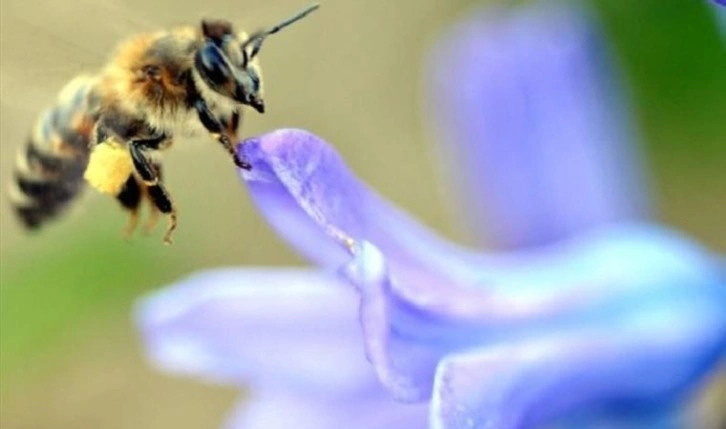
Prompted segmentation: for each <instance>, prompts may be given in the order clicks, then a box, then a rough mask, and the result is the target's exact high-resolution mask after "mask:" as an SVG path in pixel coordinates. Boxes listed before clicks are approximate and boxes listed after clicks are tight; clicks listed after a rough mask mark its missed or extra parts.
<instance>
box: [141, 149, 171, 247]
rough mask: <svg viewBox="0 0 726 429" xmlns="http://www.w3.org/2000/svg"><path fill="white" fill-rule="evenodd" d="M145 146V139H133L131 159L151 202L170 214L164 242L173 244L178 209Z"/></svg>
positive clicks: (161, 210)
mask: <svg viewBox="0 0 726 429" xmlns="http://www.w3.org/2000/svg"><path fill="white" fill-rule="evenodd" d="M143 146H144V141H132V142H131V143H129V150H130V151H131V159H132V160H133V163H134V169H135V170H136V172H137V173H138V175H139V177H141V180H143V181H144V185H146V190H147V192H148V194H149V198H150V199H151V202H152V203H153V204H154V206H156V208H158V209H159V211H160V212H162V213H164V214H167V215H169V226H167V228H166V233H165V234H164V242H165V243H166V244H171V235H172V232H173V231H174V229H176V223H177V220H176V209H175V208H174V204H173V203H172V201H171V197H170V196H169V193H168V192H167V190H166V188H165V187H164V185H163V184H162V183H161V180H160V179H159V176H158V174H157V173H156V170H155V169H154V166H153V165H152V163H151V162H150V161H149V160H148V159H147V158H146V155H144V153H143Z"/></svg>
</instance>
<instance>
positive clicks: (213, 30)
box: [194, 4, 319, 113]
mask: <svg viewBox="0 0 726 429" xmlns="http://www.w3.org/2000/svg"><path fill="white" fill-rule="evenodd" d="M318 7H319V5H317V4H316V5H312V6H310V7H308V8H307V9H305V10H304V11H302V12H300V13H299V14H297V15H295V16H293V17H292V18H289V19H287V20H285V21H283V22H281V23H280V24H278V25H276V26H274V27H272V28H271V29H269V30H264V31H259V32H257V33H253V34H252V35H250V36H247V35H246V34H245V33H239V34H235V32H234V30H233V28H232V24H231V23H229V22H227V21H221V20H204V21H202V34H203V36H204V44H203V45H202V47H201V48H200V49H199V50H198V51H197V53H196V56H195V58H194V67H195V68H196V70H197V72H198V73H199V75H200V76H201V78H202V80H204V82H205V83H206V84H207V85H208V86H209V87H210V88H211V89H212V90H213V91H215V92H217V93H219V94H221V95H223V96H225V97H228V98H231V99H233V100H235V101H237V102H239V103H242V104H246V105H249V106H251V107H252V108H254V109H255V110H257V111H258V112H260V113H264V112H265V103H264V101H263V99H262V78H261V74H260V66H259V60H258V58H257V54H259V53H260V49H261V48H262V43H263V42H264V41H265V39H266V38H267V36H269V35H271V34H274V33H277V32H278V31H280V30H282V29H283V28H285V27H287V26H288V25H290V24H292V23H293V22H295V21H298V20H300V19H302V18H303V17H304V16H306V15H307V14H309V13H310V12H312V11H314V10H315V9H317V8H318Z"/></svg>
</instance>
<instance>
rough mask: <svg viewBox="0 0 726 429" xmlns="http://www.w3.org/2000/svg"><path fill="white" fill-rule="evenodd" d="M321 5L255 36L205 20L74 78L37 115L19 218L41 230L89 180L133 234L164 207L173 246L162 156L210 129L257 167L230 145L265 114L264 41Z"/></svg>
mask: <svg viewBox="0 0 726 429" xmlns="http://www.w3.org/2000/svg"><path fill="white" fill-rule="evenodd" d="M318 7H319V5H318V4H314V5H311V6H309V7H308V8H306V9H305V10H303V11H302V12H300V13H298V14H296V15H294V16H292V17H290V18H288V19H286V20H284V21H282V22H281V23H279V24H277V25H275V26H273V27H272V28H269V29H266V30H262V31H257V32H255V33H252V34H249V35H248V34H247V33H245V32H244V31H235V29H234V27H233V26H232V24H231V23H230V22H229V21H225V20H207V19H205V20H202V22H201V25H200V26H187V27H182V28H178V29H174V30H171V31H159V32H155V33H149V34H142V35H139V36H136V37H132V38H131V39H129V40H127V41H126V42H124V43H122V44H121V45H120V46H119V47H118V49H117V50H116V52H115V53H114V55H113V56H112V57H111V59H110V60H109V61H108V63H107V64H106V66H105V67H104V68H103V69H102V70H101V71H100V73H98V74H96V75H83V76H79V77H77V78H75V79H73V80H72V81H71V82H69V83H68V84H67V85H66V86H65V87H64V88H63V90H62V91H61V92H60V95H59V96H58V99H57V100H56V102H55V103H54V104H53V105H52V106H51V107H50V108H49V109H47V110H46V111H44V112H43V113H42V114H41V115H40V117H39V118H38V120H37V121H36V123H35V126H34V128H33V131H32V133H31V135H30V137H29V139H28V141H27V143H26V144H25V146H24V148H23V149H22V150H21V151H20V152H19V153H18V159H17V162H16V167H15V174H14V180H13V182H12V184H11V189H10V199H11V202H12V204H13V206H14V208H15V212H16V213H17V214H18V217H19V219H20V220H21V222H22V223H23V224H24V225H25V226H26V227H27V228H29V229H36V228H38V227H40V226H42V225H43V224H45V223H46V222H47V221H49V220H51V219H53V218H55V217H56V216H57V215H58V214H60V213H61V212H63V211H64V209H65V208H66V207H67V206H68V204H69V203H70V202H71V201H72V200H73V199H74V198H75V197H76V196H77V195H79V193H80V191H81V190H82V189H83V188H84V182H88V183H89V184H91V185H92V186H93V187H95V188H96V189H98V190H99V191H101V192H104V193H107V194H111V195H113V196H115V197H116V199H117V200H118V201H119V203H120V204H121V206H122V207H123V208H124V209H126V210H128V211H129V213H130V219H129V224H128V226H127V230H126V231H127V234H130V233H131V232H133V231H134V230H135V228H136V220H137V217H138V209H139V207H140V205H141V202H142V200H147V201H148V202H150V206H151V208H152V215H151V217H150V220H149V224H148V225H147V229H151V228H153V226H154V225H155V222H156V218H157V217H158V215H159V213H162V214H164V215H166V216H167V217H168V220H169V222H168V226H167V229H166V232H165V234H164V242H165V243H167V244H170V243H171V241H172V232H173V231H174V229H175V228H176V224H177V212H176V208H175V205H174V203H173V202H172V199H171V196H170V195H169V192H168V191H167V189H166V188H165V186H164V184H163V182H162V170H161V163H160V161H159V160H158V157H156V156H155V154H156V153H157V152H158V151H160V150H163V149H166V148H168V147H170V146H171V144H172V140H173V137H174V135H175V133H177V132H182V133H184V134H194V133H195V132H197V131H205V130H206V132H208V133H209V134H210V135H211V136H212V138H213V139H214V140H216V141H217V142H219V143H220V144H221V145H222V147H223V148H224V149H226V150H227V152H228V153H229V155H230V156H231V157H232V160H233V161H234V164H235V165H236V166H237V167H239V168H242V169H250V168H251V166H250V164H249V163H248V162H247V161H246V160H244V159H241V158H240V157H239V155H238V154H237V152H236V151H235V148H234V145H233V142H234V141H236V140H237V131H238V128H239V125H240V120H241V115H242V113H243V109H245V110H246V108H247V107H251V108H252V109H254V110H255V111H257V112H259V113H264V112H265V103H264V101H263V82H262V74H261V70H260V64H259V58H258V54H259V53H260V50H261V48H262V45H263V42H264V41H265V40H266V38H267V37H268V36H270V35H272V34H275V33H277V32H278V31H280V30H282V29H283V28H285V27H287V26H288V25H290V24H292V23H294V22H296V21H299V20H300V19H302V18H304V17H305V16H307V15H308V14H310V13H311V12H313V11H314V10H316V9H317V8H318ZM84 179H85V180H84Z"/></svg>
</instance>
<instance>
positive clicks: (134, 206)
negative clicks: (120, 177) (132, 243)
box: [116, 174, 142, 239]
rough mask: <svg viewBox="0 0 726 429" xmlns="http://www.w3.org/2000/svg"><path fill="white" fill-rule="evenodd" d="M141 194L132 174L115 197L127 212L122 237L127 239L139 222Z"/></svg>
mask: <svg viewBox="0 0 726 429" xmlns="http://www.w3.org/2000/svg"><path fill="white" fill-rule="evenodd" d="M141 194H142V191H141V186H140V185H139V183H138V181H137V180H136V178H135V177H134V175H133V174H132V175H130V176H129V178H128V179H126V183H125V184H124V186H123V188H121V192H119V194H118V195H116V199H117V200H118V202H119V203H121V205H122V206H123V208H125V209H126V210H128V211H129V220H128V223H127V224H126V228H125V229H124V237H125V238H127V239H128V238H130V237H131V235H132V234H133V233H134V231H135V230H136V224H137V223H138V220H139V205H140V203H141Z"/></svg>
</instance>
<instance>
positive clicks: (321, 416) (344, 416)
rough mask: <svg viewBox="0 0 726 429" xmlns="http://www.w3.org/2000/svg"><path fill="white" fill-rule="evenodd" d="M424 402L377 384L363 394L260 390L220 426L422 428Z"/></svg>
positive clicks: (237, 428) (425, 414) (261, 428)
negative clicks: (395, 396)
mask: <svg viewBox="0 0 726 429" xmlns="http://www.w3.org/2000/svg"><path fill="white" fill-rule="evenodd" d="M427 427H428V404H426V403H423V404H401V403H399V402H395V401H393V400H392V399H391V398H390V397H388V396H386V395H385V392H383V391H382V390H381V389H380V388H379V390H377V391H376V392H370V393H369V394H367V395H365V396H364V395H361V396H357V397H349V396H345V395H330V396H315V395H304V396H303V395H297V396H293V395H290V394H289V393H282V392H277V391H275V392H269V391H263V392H261V393H259V395H257V396H256V397H255V398H253V400H252V401H249V400H247V399H245V400H244V401H242V402H241V403H240V404H239V405H238V407H237V409H236V410H235V411H234V412H233V414H232V416H231V417H230V418H229V420H228V421H227V424H226V425H225V426H224V429H289V428H296V429H340V428H346V429H424V428H427Z"/></svg>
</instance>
